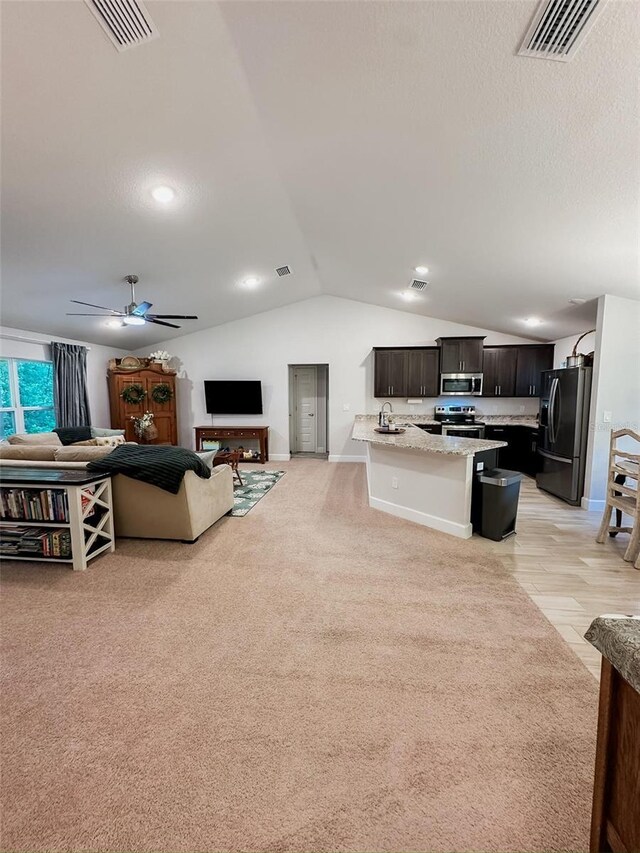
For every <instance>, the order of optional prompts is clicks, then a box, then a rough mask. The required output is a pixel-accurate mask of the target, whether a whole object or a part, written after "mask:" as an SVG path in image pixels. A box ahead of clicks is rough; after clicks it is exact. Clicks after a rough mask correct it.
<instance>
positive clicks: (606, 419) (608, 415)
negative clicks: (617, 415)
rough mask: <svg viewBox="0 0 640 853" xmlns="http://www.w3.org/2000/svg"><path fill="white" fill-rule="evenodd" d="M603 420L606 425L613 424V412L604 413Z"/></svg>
mask: <svg viewBox="0 0 640 853" xmlns="http://www.w3.org/2000/svg"><path fill="white" fill-rule="evenodd" d="M602 420H603V421H604V422H605V424H610V423H611V412H604V413H603V415H602Z"/></svg>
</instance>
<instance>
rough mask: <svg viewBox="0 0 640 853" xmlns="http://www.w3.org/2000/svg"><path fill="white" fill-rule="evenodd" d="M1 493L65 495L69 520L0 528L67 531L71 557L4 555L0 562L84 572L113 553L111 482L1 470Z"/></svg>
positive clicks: (78, 474) (5, 521)
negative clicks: (92, 562)
mask: <svg viewBox="0 0 640 853" xmlns="http://www.w3.org/2000/svg"><path fill="white" fill-rule="evenodd" d="M1 474H2V480H1V481H0V490H2V491H3V492H5V491H9V490H11V489H20V490H22V491H25V492H29V491H34V492H37V493H38V494H40V493H41V492H42V491H43V490H47V489H51V490H56V491H58V490H59V491H64V492H65V493H66V500H67V507H68V520H66V521H39V520H38V519H35V518H31V519H24V520H18V519H14V518H4V517H3V518H2V519H0V528H9V529H11V528H18V527H41V528H43V529H47V528H52V529H68V530H69V532H70V538H71V555H70V556H68V557H55V556H45V555H37V554H24V555H23V554H3V555H2V559H3V560H16V561H24V562H43V563H68V564H69V565H71V566H72V568H73V570H74V571H80V572H81V571H84V570H85V569H86V568H87V565H88V563H89V561H90V560H93V558H94V557H97V556H98V555H99V554H104V553H106V552H111V551H115V537H114V530H113V501H112V495H111V478H110V477H105V476H104V475H94V476H92V475H91V474H90V472H88V471H86V470H82V471H81V470H68V471H66V470H59V469H56V470H53V469H37V468H14V469H11V468H5V467H4V466H3V469H2V472H1Z"/></svg>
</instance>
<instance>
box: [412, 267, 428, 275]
mask: <svg viewBox="0 0 640 853" xmlns="http://www.w3.org/2000/svg"><path fill="white" fill-rule="evenodd" d="M415 271H416V272H417V273H418V275H426V274H427V273H428V272H429V267H415Z"/></svg>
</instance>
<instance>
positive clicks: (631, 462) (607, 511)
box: [596, 429, 640, 569]
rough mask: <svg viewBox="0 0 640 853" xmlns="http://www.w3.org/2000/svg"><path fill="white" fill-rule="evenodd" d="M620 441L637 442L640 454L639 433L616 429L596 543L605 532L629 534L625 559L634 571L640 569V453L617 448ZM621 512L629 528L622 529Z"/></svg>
mask: <svg viewBox="0 0 640 853" xmlns="http://www.w3.org/2000/svg"><path fill="white" fill-rule="evenodd" d="M621 438H627V439H628V438H631V439H632V440H633V441H635V442H637V444H638V451H640V434H639V433H637V432H634V431H633V430H630V429H619V430H615V431H614V432H612V433H611V444H610V449H609V472H608V479H607V495H606V504H605V508H604V515H603V516H602V524H601V525H600V530H599V531H598V536H597V537H596V542H599V543H600V544H602V543H603V542H604V539H605V536H606V535H607V533H609V535H610V536H615V535H616V534H617V533H630V534H631V538H630V540H629V545H628V546H627V550H626V551H625V553H624V559H625V560H627V561H628V562H630V563H633V564H634V566H635V568H636V569H637V568H640V488H638V485H639V480H640V452H637V453H631V452H630V451H629V450H623V449H621V448H620V447H618V440H619V439H621ZM628 480H632V481H634V482H635V488H632V487H631V486H630V485H627V481H628ZM613 510H616V522H615V526H614V527H612V526H611V524H610V523H611V513H612V512H613ZM623 513H624V514H625V515H628V516H630V517H631V518H632V519H633V522H632V526H631V527H622V514H623Z"/></svg>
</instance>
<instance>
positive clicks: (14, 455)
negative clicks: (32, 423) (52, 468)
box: [0, 444, 58, 462]
mask: <svg viewBox="0 0 640 853" xmlns="http://www.w3.org/2000/svg"><path fill="white" fill-rule="evenodd" d="M57 449H58V448H57V447H56V446H55V445H53V444H13V445H11V444H7V445H5V446H4V447H0V459H26V460H31V461H32V462H53V461H54V459H55V453H56V450H57Z"/></svg>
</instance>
